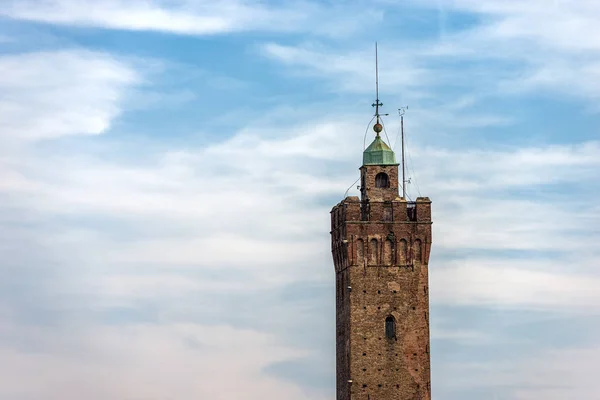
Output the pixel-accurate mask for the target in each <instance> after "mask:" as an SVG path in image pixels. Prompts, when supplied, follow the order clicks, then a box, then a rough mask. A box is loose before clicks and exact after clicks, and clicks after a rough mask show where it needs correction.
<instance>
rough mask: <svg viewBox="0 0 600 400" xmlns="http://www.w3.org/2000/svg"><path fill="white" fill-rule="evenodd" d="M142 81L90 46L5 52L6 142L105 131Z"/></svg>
mask: <svg viewBox="0 0 600 400" xmlns="http://www.w3.org/2000/svg"><path fill="white" fill-rule="evenodd" d="M58 66H60V67H58ZM140 79H141V77H140V75H139V74H138V72H136V71H135V70H134V69H132V68H131V67H130V66H129V65H127V64H126V63H124V62H121V61H119V60H117V59H115V58H114V57H112V56H110V55H108V54H103V53H97V52H92V51H87V50H72V51H70V50H62V51H56V52H32V53H22V54H14V55H4V56H1V57H0V88H1V91H2V95H0V124H2V127H3V129H2V133H1V135H2V137H3V140H14V139H44V138H56V137H60V136H65V135H82V134H83V135H96V134H100V133H102V132H105V131H106V130H107V129H108V128H109V127H110V125H111V122H112V120H113V119H114V118H115V117H117V116H118V115H119V114H120V112H121V105H120V100H122V98H123V97H124V95H125V93H126V90H127V89H129V88H130V87H131V86H133V85H135V84H137V83H139V82H140Z"/></svg>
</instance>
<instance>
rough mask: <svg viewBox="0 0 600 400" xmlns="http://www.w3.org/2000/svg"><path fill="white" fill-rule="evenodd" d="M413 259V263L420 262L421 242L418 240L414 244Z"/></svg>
mask: <svg viewBox="0 0 600 400" xmlns="http://www.w3.org/2000/svg"><path fill="white" fill-rule="evenodd" d="M414 257H415V261H417V262H419V263H420V262H421V259H422V258H421V257H422V254H421V240H420V239H417V240H415V243H414Z"/></svg>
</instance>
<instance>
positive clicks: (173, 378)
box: [0, 320, 320, 400]
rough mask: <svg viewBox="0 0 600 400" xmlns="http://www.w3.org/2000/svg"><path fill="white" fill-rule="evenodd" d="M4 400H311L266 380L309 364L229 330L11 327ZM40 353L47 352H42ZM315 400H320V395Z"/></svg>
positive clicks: (265, 339) (5, 347) (5, 348)
mask: <svg viewBox="0 0 600 400" xmlns="http://www.w3.org/2000/svg"><path fill="white" fill-rule="evenodd" d="M4 321H5V323H4V324H3V325H2V334H3V343H2V345H0V354H1V356H2V359H3V360H4V361H5V362H4V363H3V368H2V376H3V377H4V379H3V381H2V385H0V397H3V398H11V399H15V400H20V399H31V398H44V399H48V400H53V399H77V398H86V399H92V400H95V399H98V400H105V399H107V398H115V399H125V398H127V399H134V398H135V399H138V398H139V399H142V398H143V399H148V400H152V399H157V400H158V399H164V398H168V397H176V398H178V399H198V398H201V399H233V398H239V397H240V396H242V397H243V398H245V399H264V398H282V397H285V398H289V399H298V400H300V399H304V398H306V395H307V394H306V393H304V392H303V391H302V390H301V389H300V388H299V387H298V386H296V385H295V384H293V383H286V382H282V381H279V380H277V379H274V378H272V377H270V376H269V375H267V374H266V373H264V372H263V369H264V368H265V367H267V366H269V365H271V364H272V363H275V362H280V361H285V360H292V359H295V358H298V357H302V356H306V355H307V353H306V352H304V351H299V350H295V349H291V348H289V347H285V346H282V345H280V344H279V343H278V342H277V339H276V338H275V337H273V336H270V335H267V334H264V333H260V332H256V331H252V330H248V329H246V330H244V329H233V328H231V327H228V326H206V325H193V324H178V325H162V326H156V325H129V326H126V327H123V326H115V327H110V326H104V327H101V326H95V327H89V326H88V327H85V328H83V327H80V326H70V331H71V332H70V333H69V334H68V335H64V334H62V333H61V332H59V331H57V330H54V329H49V328H40V327H38V328H27V327H24V326H20V327H15V326H13V325H11V324H9V323H8V321H6V320H4ZM36 349H43V350H42V351H36ZM311 396H312V397H313V398H315V397H314V396H316V398H320V397H319V395H318V393H317V394H314V393H312V394H311Z"/></svg>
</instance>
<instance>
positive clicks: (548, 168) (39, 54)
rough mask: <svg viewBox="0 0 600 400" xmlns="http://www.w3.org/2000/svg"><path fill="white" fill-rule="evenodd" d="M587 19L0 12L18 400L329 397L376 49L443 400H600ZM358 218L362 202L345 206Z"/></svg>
mask: <svg viewBox="0 0 600 400" xmlns="http://www.w3.org/2000/svg"><path fill="white" fill-rule="evenodd" d="M598 19H600V5H598V2H597V1H593V0H579V1H577V2H572V1H571V2H568V1H561V0H554V1H549V0H548V1H542V0H531V1H527V2H523V1H513V0H488V1H485V2H482V1H476V0H453V1H450V0H448V1H443V0H437V1H436V0H418V1H417V0H406V1H402V2H400V1H391V0H379V1H369V2H366V1H364V2H363V1H344V2H325V1H322V2H317V1H309V0H306V1H301V2H300V1H299V2H296V1H288V2H275V1H261V2H258V1H250V0H249V1H242V0H226V1H220V2H208V1H201V0H198V1H193V0H170V1H167V0H163V1H161V0H153V1H152V0H145V1H142V0H102V1H100V0H96V1H82V0H46V1H41V0H37V1H35V0H14V1H11V0H8V1H3V2H1V3H0V176H1V177H2V178H1V179H0V237H1V241H0V243H1V245H0V259H1V260H2V262H1V263H0V272H2V276H3V279H2V280H0V317H1V321H2V324H0V359H1V360H3V362H2V363H0V368H1V370H0V373H1V376H2V377H3V379H2V380H1V382H0V398H3V399H4V398H6V399H12V400H34V399H35V400H38V399H50V400H52V399H80V398H86V399H90V400H100V399H102V400H103V399H144V400H154V399H156V400H159V399H160V400H162V399H169V398H177V399H209V398H210V399H223V400H229V399H240V398H243V399H248V400H253V399H264V398H287V399H290V400H300V399H308V398H310V399H322V400H325V399H329V400H331V399H333V398H334V383H335V379H334V373H335V371H334V368H335V366H334V360H335V348H334V346H335V342H334V333H335V332H334V318H335V313H334V293H335V292H334V288H333V284H334V275H333V265H332V260H331V255H330V249H329V245H330V239H329V210H330V208H331V207H332V206H333V205H334V204H336V203H337V202H338V201H339V200H341V198H342V196H343V195H344V192H345V191H346V189H347V188H348V187H350V186H351V185H352V182H354V180H355V179H356V178H357V177H358V167H359V164H360V162H361V152H362V149H363V140H364V134H365V127H366V126H367V124H368V122H369V120H370V119H371V116H372V113H373V110H372V108H371V106H370V105H371V103H372V102H373V101H374V79H373V78H374V65H373V62H374V54H373V53H374V42H375V41H376V40H377V41H378V42H379V53H380V84H381V87H380V97H381V100H382V101H383V103H384V108H383V111H384V112H387V113H389V114H390V115H389V116H388V117H387V118H386V119H385V120H384V122H385V125H386V131H387V135H388V137H389V139H390V142H391V143H392V144H394V143H395V142H396V138H397V133H398V128H399V117H398V116H397V109H398V108H400V107H402V106H406V105H408V107H409V109H408V112H407V114H406V120H405V127H406V133H407V151H408V155H409V157H408V160H409V176H410V178H411V184H410V186H409V194H410V196H411V197H413V198H414V197H416V196H418V195H423V196H429V197H430V198H431V199H432V200H433V212H434V214H433V218H434V245H433V249H432V254H431V259H430V279H431V326H432V347H431V355H432V390H433V396H434V398H435V399H439V400H453V399H461V400H464V399H477V400H479V399H493V400H505V399H518V400H529V399H540V398H544V399H547V400H553V399H560V400H562V399H566V398H588V399H592V398H600V384H599V382H598V379H597V378H596V371H597V370H598V368H599V367H600V364H599V361H598V360H600V341H599V340H598V337H600V335H599V334H600V319H599V318H598V315H599V313H600V272H599V271H598V268H597V267H598V264H599V261H600V248H599V246H598V242H599V241H600V228H599V226H600V207H599V206H598V203H597V201H596V199H597V197H598V195H600V184H599V182H600V180H599V179H598V175H599V174H598V170H599V168H600V141H599V136H598V133H599V132H598V131H599V128H600V116H599V112H600V108H599V107H598V100H599V99H600V84H599V83H598V82H600V28H599V25H598V24H597V21H598ZM350 193H351V194H354V191H353V190H351V191H350Z"/></svg>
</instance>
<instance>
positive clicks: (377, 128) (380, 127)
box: [373, 122, 383, 133]
mask: <svg viewBox="0 0 600 400" xmlns="http://www.w3.org/2000/svg"><path fill="white" fill-rule="evenodd" d="M373 130H374V131H375V132H377V133H379V132H381V131H382V130H383V125H381V124H380V123H379V122H378V123H376V124H375V125H373Z"/></svg>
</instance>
